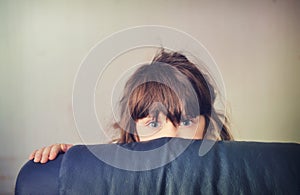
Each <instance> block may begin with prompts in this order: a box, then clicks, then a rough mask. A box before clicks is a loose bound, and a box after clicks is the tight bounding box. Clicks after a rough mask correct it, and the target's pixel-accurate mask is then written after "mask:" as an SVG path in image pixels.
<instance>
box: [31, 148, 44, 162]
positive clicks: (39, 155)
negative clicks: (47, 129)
mask: <svg viewBox="0 0 300 195" xmlns="http://www.w3.org/2000/svg"><path fill="white" fill-rule="evenodd" d="M43 151H44V148H41V149H39V150H37V151H36V153H35V154H34V160H33V161H34V162H40V161H41V158H42V153H43Z"/></svg>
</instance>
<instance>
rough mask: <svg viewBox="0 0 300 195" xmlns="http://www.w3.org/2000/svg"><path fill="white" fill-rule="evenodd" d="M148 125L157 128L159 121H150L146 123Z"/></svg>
mask: <svg viewBox="0 0 300 195" xmlns="http://www.w3.org/2000/svg"><path fill="white" fill-rule="evenodd" d="M147 125H148V126H149V127H152V128H157V127H159V123H158V122H156V121H151V122H149V123H148V124H147Z"/></svg>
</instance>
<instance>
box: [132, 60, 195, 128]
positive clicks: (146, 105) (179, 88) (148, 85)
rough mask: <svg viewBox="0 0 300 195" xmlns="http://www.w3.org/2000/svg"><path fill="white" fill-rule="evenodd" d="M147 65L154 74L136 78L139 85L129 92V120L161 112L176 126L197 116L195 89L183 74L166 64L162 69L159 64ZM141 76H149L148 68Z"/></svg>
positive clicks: (154, 116)
mask: <svg viewBox="0 0 300 195" xmlns="http://www.w3.org/2000/svg"><path fill="white" fill-rule="evenodd" d="M149 66H151V67H152V68H155V70H156V71H155V75H152V77H151V79H147V78H145V77H143V81H142V82H141V81H138V82H137V83H140V84H136V87H135V88H134V89H133V90H132V91H131V94H130V95H129V99H128V109H129V113H130V115H131V118H132V120H134V121H136V120H138V119H142V118H145V117H147V116H151V117H153V118H155V119H157V117H158V115H159V113H162V114H164V115H165V116H166V117H167V119H168V120H170V121H171V122H172V123H173V124H174V125H175V126H177V125H178V124H179V123H180V121H181V120H184V119H186V118H194V117H196V116H198V115H200V110H199V109H200V108H199V100H198V98H197V95H196V92H195V91H194V88H193V87H192V85H191V83H190V82H189V80H188V79H187V78H186V77H185V76H184V75H182V74H180V73H178V72H176V71H174V70H173V67H171V66H168V65H165V66H163V69H162V65H159V66H158V65H156V66H154V65H153V64H152V65H149ZM157 70H160V71H157ZM143 75H144V76H145V75H150V76H151V74H149V70H147V74H143ZM157 78H159V79H157ZM145 80H146V81H145ZM147 80H148V81H147Z"/></svg>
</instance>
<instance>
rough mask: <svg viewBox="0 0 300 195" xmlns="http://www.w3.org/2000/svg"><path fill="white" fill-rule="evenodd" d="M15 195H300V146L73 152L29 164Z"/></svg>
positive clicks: (197, 144)
mask: <svg viewBox="0 0 300 195" xmlns="http://www.w3.org/2000/svg"><path fill="white" fill-rule="evenodd" d="M205 144H206V145H207V146H208V147H207V148H208V149H207V151H205V152H203V151H202V152H201V147H202V148H203V145H204V146H205ZM15 193H16V194H300V144H297V143H260V142H243V141H218V142H213V141H208V140H187V139H181V138H160V139H156V140H152V141H149V142H140V143H127V144H99V145H77V146H74V147H72V148H71V149H70V150H69V151H68V152H66V153H65V154H60V155H59V156H58V157H57V158H56V159H55V160H53V161H49V162H47V163H46V164H40V163H34V162H33V161H28V162H27V163H26V164H25V165H24V166H23V167H22V168H21V170H20V172H19V174H18V177H17V181H16V187H15Z"/></svg>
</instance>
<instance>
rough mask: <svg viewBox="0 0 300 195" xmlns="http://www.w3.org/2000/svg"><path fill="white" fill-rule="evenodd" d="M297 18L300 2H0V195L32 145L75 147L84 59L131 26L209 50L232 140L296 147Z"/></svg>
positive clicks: (299, 110) (299, 107)
mask: <svg viewBox="0 0 300 195" xmlns="http://www.w3.org/2000/svg"><path fill="white" fill-rule="evenodd" d="M299 19H300V1H297V0H294V1H292V0H287V1H283V0H277V1H276V0H273V1H272V0H265V1H260V0H255V1H233V0H232V1H229V0H227V1H226V0H225V1H214V0H213V1H196V0H194V1H191V0H190V1H179V0H178V1H144V2H141V1H117V0H115V1H103V2H102V1H83V0H82V1H34V0H28V1H13V0H12V1H9V0H7V1H0V25H1V26H0V43H1V44H0V89H1V95H0V132H1V136H0V147H1V151H0V193H5V192H10V193H12V190H13V186H14V182H15V178H16V175H17V172H18V170H19V168H20V167H21V166H22V164H23V163H24V162H26V158H27V156H28V154H29V153H30V152H31V151H32V150H33V149H35V148H40V147H41V146H44V145H49V144H52V143H56V142H68V143H69V142H70V143H81V141H82V140H81V139H80V136H79V135H78V132H77V131H76V128H75V124H74V120H73V117H72V107H71V103H72V86H73V81H74V77H75V74H76V72H77V69H78V67H79V65H80V62H81V60H82V59H83V58H84V56H86V54H87V53H88V51H89V50H90V48H91V47H92V46H94V45H95V44H96V43H97V42H98V41H100V40H101V39H103V38H104V37H106V36H108V35H110V34H111V33H113V32H116V31H119V30H122V29H124V28H128V27H132V26H136V25H145V24H155V25H166V26H170V27H174V28H177V29H180V30H182V31H185V32H187V33H189V34H190V35H192V36H193V37H195V38H196V39H198V40H199V41H200V42H201V43H202V44H204V45H205V46H206V47H207V49H208V50H209V51H210V53H211V54H212V56H213V57H214V59H215V60H216V62H217V64H218V65H219V68H220V70H221V72H222V75H223V79H224V83H225V86H226V90H227V97H228V98H227V99H228V102H229V104H230V106H231V110H232V126H233V133H234V136H235V138H236V139H237V140H254V141H268V142H269V141H283V142H300V131H299V130H300V124H299V121H300V101H299V99H300V89H299V86H298V85H299V83H300V77H299V73H300V36H299V34H300V23H299ZM147 55H148V54H147ZM148 57H149V56H146V57H145V59H147V58H148ZM141 60H143V58H141ZM108 79H109V78H108ZM98 95H99V94H97V96H98ZM100 96H101V95H100ZM99 105H100V104H99ZM100 109H101V108H100ZM97 111H98V112H100V115H101V111H99V109H98V110H97Z"/></svg>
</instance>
